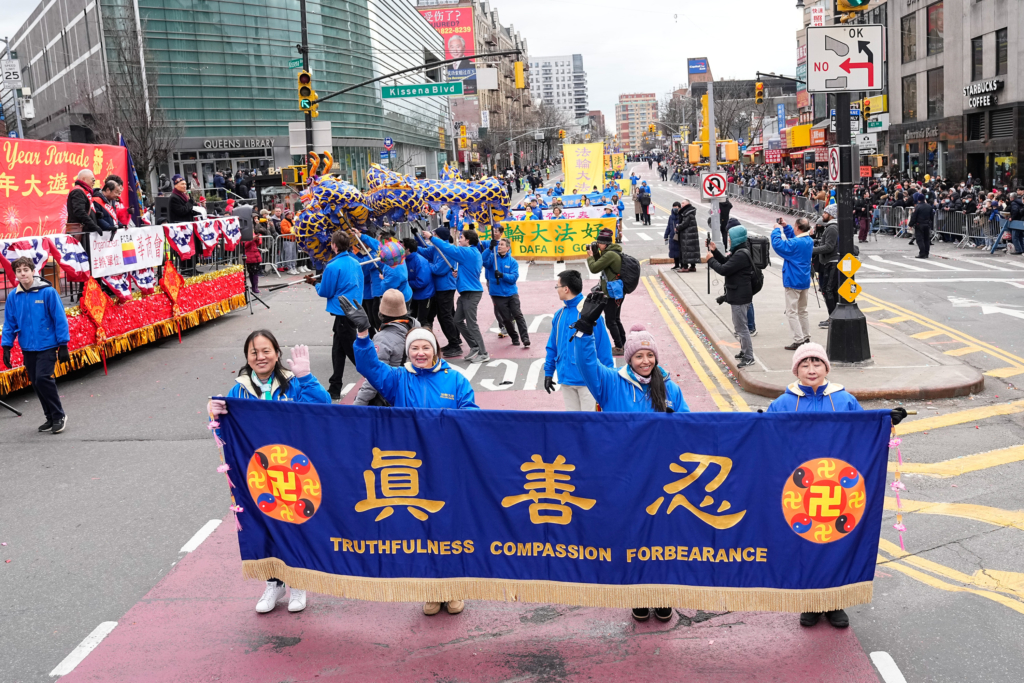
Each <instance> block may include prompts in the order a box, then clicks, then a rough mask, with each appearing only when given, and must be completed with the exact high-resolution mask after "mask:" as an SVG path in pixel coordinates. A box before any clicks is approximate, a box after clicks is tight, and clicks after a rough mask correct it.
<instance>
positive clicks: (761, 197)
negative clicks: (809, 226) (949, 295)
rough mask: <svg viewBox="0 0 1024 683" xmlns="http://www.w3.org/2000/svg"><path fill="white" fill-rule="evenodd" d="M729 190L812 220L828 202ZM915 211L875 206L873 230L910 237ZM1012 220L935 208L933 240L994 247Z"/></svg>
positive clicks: (756, 203) (743, 198)
mask: <svg viewBox="0 0 1024 683" xmlns="http://www.w3.org/2000/svg"><path fill="white" fill-rule="evenodd" d="M727 193H728V195H729V197H730V198H732V199H738V200H739V201H742V202H746V203H748V204H752V205H754V206H760V207H763V208H770V209H774V210H778V211H782V212H785V213H787V214H789V215H793V216H797V217H803V218H807V219H810V220H815V219H817V218H818V217H819V216H820V215H821V211H822V209H824V208H825V202H822V201H819V200H817V199H813V198H809V197H800V196H796V195H788V194H785V193H783V192H772V191H770V190H762V189H759V188H756V187H747V186H745V185H738V184H736V183H729V186H728V189H727ZM911 213H913V209H912V208H909V207H903V206H878V207H875V208H874V209H873V210H872V213H871V223H870V232H871V233H872V234H874V235H876V236H877V234H878V233H880V232H881V233H883V234H891V235H893V236H895V237H906V236H908V235H910V234H912V233H913V228H911V227H910V226H909V221H910V215H911ZM1008 222H1009V221H1008V218H1007V217H1006V216H1005V215H999V214H997V215H996V216H995V217H993V218H990V217H989V216H988V215H986V214H983V213H966V212H963V211H945V210H943V211H935V213H934V218H933V222H932V235H931V239H932V241H933V242H936V241H943V242H956V246H957V247H959V248H966V247H981V246H984V247H994V246H996V244H997V243H998V242H999V241H1000V240H1001V239H1002V234H1003V231H1004V230H1006V228H1007V224H1008ZM876 238H877V237H876Z"/></svg>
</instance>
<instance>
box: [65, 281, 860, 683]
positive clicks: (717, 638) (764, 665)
mask: <svg viewBox="0 0 1024 683" xmlns="http://www.w3.org/2000/svg"><path fill="white" fill-rule="evenodd" d="M520 293H521V298H522V302H523V312H524V314H525V315H526V317H527V320H530V318H531V316H534V315H540V314H544V313H548V314H550V313H553V312H554V311H555V310H557V307H558V306H560V303H559V302H558V301H557V299H556V298H555V295H554V291H553V281H551V282H547V281H543V282H541V281H534V282H525V283H521V285H520ZM485 301H486V299H485ZM480 308H481V310H480V313H481V315H480V322H481V327H482V329H485V330H486V329H488V328H489V327H490V325H491V323H492V322H493V313H492V312H491V310H490V309H491V307H490V306H489V305H481V307H480ZM637 322H641V323H643V324H645V325H646V326H647V328H648V330H650V331H651V332H652V333H653V334H654V335H655V337H656V339H657V340H658V344H659V357H660V358H661V362H662V364H663V365H664V366H665V367H667V368H668V369H669V370H670V371H671V372H672V375H673V379H675V380H676V381H677V382H679V384H680V385H681V387H682V389H683V392H684V395H685V396H686V399H687V402H688V403H689V404H690V406H691V408H692V409H694V410H714V403H713V401H712V400H711V398H710V396H708V395H707V392H706V391H705V389H704V387H703V385H701V383H700V381H699V380H698V379H697V377H696V375H695V374H694V372H693V370H692V369H690V368H689V366H688V365H687V363H686V359H685V356H684V355H683V353H682V351H681V349H679V347H678V346H677V345H676V343H675V342H674V340H673V338H672V336H671V335H670V333H669V331H668V328H667V326H666V325H665V323H664V321H663V320H662V318H661V316H660V314H659V313H658V311H657V309H656V308H655V306H654V304H653V302H652V301H651V300H650V298H649V297H648V296H647V294H646V291H645V290H644V288H643V287H640V288H639V289H638V290H637V291H636V292H635V293H634V294H632V295H630V296H629V297H627V299H626V307H625V310H624V314H623V324H624V325H625V327H626V329H627V330H628V329H629V327H630V326H631V325H632V324H634V323H637ZM531 341H532V348H530V349H523V348H522V347H513V346H511V343H510V342H509V340H508V339H502V340H497V339H496V338H495V336H494V335H493V334H490V335H488V337H487V339H486V342H487V344H488V351H489V352H490V355H491V357H492V358H508V359H512V360H515V361H517V363H518V364H519V367H520V368H521V369H522V368H525V367H527V366H528V364H529V363H530V362H533V361H535V360H536V359H539V358H543V356H544V344H545V343H546V341H547V335H546V334H539V333H535V334H532V335H531ZM524 361H525V362H524ZM542 385H543V376H541V383H540V386H542ZM516 386H521V381H520V380H519V379H517V381H516ZM353 393H354V392H353ZM477 402H478V403H479V404H480V405H481V406H482V407H485V408H491V409H518V410H561V409H562V405H563V404H562V398H561V396H559V395H558V394H557V393H554V394H551V395H548V394H546V393H545V392H544V391H543V389H542V388H538V389H525V390H524V389H518V390H515V389H510V390H505V391H480V390H478V391H477ZM211 476H219V475H216V473H215V472H214V473H212V474H211ZM262 590H263V584H262V582H256V581H245V580H243V579H242V577H241V565H240V562H239V551H238V543H237V538H236V535H235V532H234V524H233V520H232V519H231V517H230V516H228V517H226V518H225V520H224V523H223V524H221V525H220V527H219V528H218V529H217V531H215V532H214V533H213V535H212V536H210V538H208V539H207V540H206V541H205V542H204V543H203V544H202V545H201V546H200V547H199V548H198V549H197V550H195V551H194V552H192V553H191V554H189V555H187V556H186V557H185V558H184V559H183V560H182V561H181V562H179V563H178V565H177V566H175V567H174V569H173V570H172V571H171V572H170V573H169V574H168V575H167V576H166V577H164V578H163V579H162V580H161V581H160V582H159V583H158V584H157V585H156V586H155V587H154V588H153V589H152V590H151V591H150V592H149V593H148V594H147V595H146V596H145V597H144V598H143V599H142V600H141V601H139V603H137V604H136V605H135V606H134V607H132V608H131V609H130V610H129V611H128V613H127V614H125V615H124V616H123V617H122V618H121V619H120V620H119V622H118V625H117V627H116V628H115V629H114V630H113V632H112V633H111V634H110V635H109V636H108V637H107V638H106V639H105V640H103V642H101V643H100V645H99V646H98V647H97V648H96V649H95V650H94V651H93V652H92V653H91V654H90V655H89V656H88V657H87V658H86V659H85V660H84V661H83V662H82V663H81V664H79V665H78V667H77V668H76V669H75V670H74V671H73V672H72V673H70V674H68V675H67V676H65V677H64V679H65V680H67V681H68V682H69V683H75V682H78V681H104V682H109V683H118V682H121V681H146V682H147V683H161V682H163V681H167V682H171V681H175V682H178V681H247V682H252V683H264V682H265V683H277V682H278V681H314V680H345V681H387V682H388V683H403V682H405V681H410V682H412V681H465V682H466V683H474V682H481V683H484V682H491V681H585V680H596V681H606V680H607V681H640V680H649V679H650V678H651V677H652V676H657V677H665V678H667V679H669V680H680V679H685V680H688V681H818V682H829V681H844V682H849V681H872V682H877V681H878V678H877V676H876V674H875V672H874V668H873V666H872V665H871V662H870V660H869V659H868V657H867V655H866V654H865V653H864V651H863V649H862V648H861V646H860V644H859V642H858V641H857V639H856V636H855V635H854V634H853V632H852V630H850V629H846V630H841V631H840V630H836V629H833V628H832V627H831V626H829V625H828V624H826V623H824V622H822V623H820V624H819V625H818V626H816V627H814V628H811V629H804V628H801V627H800V625H799V624H798V618H797V615H794V614H772V613H726V614H709V613H704V612H697V611H693V610H676V612H675V614H674V615H673V617H672V619H671V621H669V622H668V623H661V622H657V621H655V620H654V619H653V618H652V619H651V621H650V622H647V623H637V622H634V621H633V619H632V618H631V617H630V615H629V612H628V611H627V610H616V609H598V608H581V607H570V606H564V605H545V604H525V603H497V602H470V603H468V604H467V608H466V611H465V612H464V613H462V614H460V615H457V616H451V615H448V614H445V613H443V612H442V613H441V614H439V615H437V616H433V617H427V616H424V615H423V613H422V611H421V605H419V604H410V603H373V602H362V601H357V600H346V599H342V598H336V597H332V596H326V595H317V594H312V593H311V594H309V597H308V606H307V607H306V609H305V611H303V612H301V613H297V614H291V613H289V612H288V611H287V601H286V600H285V601H282V602H281V603H279V604H278V607H277V609H276V610H275V611H273V612H271V613H269V614H257V613H256V612H255V611H254V607H255V604H256V600H257V599H258V598H259V595H260V594H261V593H262Z"/></svg>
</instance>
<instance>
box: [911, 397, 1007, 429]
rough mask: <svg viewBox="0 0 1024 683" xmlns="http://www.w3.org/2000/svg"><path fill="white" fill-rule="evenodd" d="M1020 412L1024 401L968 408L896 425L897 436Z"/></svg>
mask: <svg viewBox="0 0 1024 683" xmlns="http://www.w3.org/2000/svg"><path fill="white" fill-rule="evenodd" d="M1020 412H1024V401H1013V402H1011V403H998V404H996V405H991V406H983V407H981V408H968V409H967V410H960V411H957V412H955V413H946V414H945V415H936V416H935V417H925V418H922V419H920V420H911V421H910V422H901V423H900V424H898V425H896V434H897V435H898V436H903V435H904V434H915V433H917V432H927V431H929V430H931V429H939V428H940V427H951V426H953V425H959V424H964V423H966V422H976V421H978V420H984V419H985V418H989V417H995V416H997V415H1013V414H1014V413H1020Z"/></svg>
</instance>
